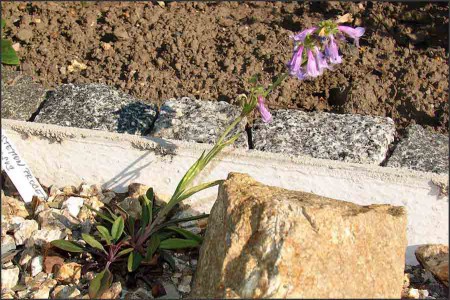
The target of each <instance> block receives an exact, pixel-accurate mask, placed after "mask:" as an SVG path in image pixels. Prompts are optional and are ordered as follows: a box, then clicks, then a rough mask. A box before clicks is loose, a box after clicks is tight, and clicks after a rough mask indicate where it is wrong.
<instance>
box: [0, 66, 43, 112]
mask: <svg viewBox="0 0 450 300" xmlns="http://www.w3.org/2000/svg"><path fill="white" fill-rule="evenodd" d="M1 89H2V99H1V101H2V118H5V119H13V120H20V121H29V120H30V118H31V117H32V115H33V114H34V113H35V112H36V111H37V109H38V108H39V105H40V104H41V103H42V101H44V99H45V95H46V89H45V88H44V87H43V86H42V85H40V84H38V83H35V82H34V81H33V79H32V78H31V77H30V76H27V75H23V74H21V73H20V72H17V71H12V70H9V69H8V68H5V67H3V68H2V80H1Z"/></svg>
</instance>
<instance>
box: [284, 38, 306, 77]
mask: <svg viewBox="0 0 450 300" xmlns="http://www.w3.org/2000/svg"><path fill="white" fill-rule="evenodd" d="M303 48H304V47H303V45H301V46H300V47H298V49H296V50H295V51H294V54H293V55H292V59H291V61H290V62H289V64H288V67H289V73H290V74H291V75H296V74H297V73H298V72H299V71H300V68H301V66H302V54H303Z"/></svg>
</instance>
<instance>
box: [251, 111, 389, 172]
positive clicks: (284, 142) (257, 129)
mask: <svg viewBox="0 0 450 300" xmlns="http://www.w3.org/2000/svg"><path fill="white" fill-rule="evenodd" d="M272 116H273V120H272V122H271V123H263V122H262V121H261V120H257V121H256V122H255V124H254V126H253V131H252V135H253V144H254V147H255V149H257V150H261V151H269V152H275V153H286V154H290V155H308V156H312V157H315V158H324V159H332V160H340V161H345V162H355V163H366V164H377V165H379V164H380V163H381V162H383V160H384V159H385V157H386V153H387V151H388V147H389V144H391V143H392V142H393V141H394V135H395V126H394V122H393V121H392V119H390V118H382V117H371V116H362V115H350V114H333V113H325V112H312V113H308V112H303V111H298V110H285V109H280V110H273V111H272Z"/></svg>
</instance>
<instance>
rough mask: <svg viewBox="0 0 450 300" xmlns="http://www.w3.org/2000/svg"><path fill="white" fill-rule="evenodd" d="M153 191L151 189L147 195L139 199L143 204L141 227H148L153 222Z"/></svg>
mask: <svg viewBox="0 0 450 300" xmlns="http://www.w3.org/2000/svg"><path fill="white" fill-rule="evenodd" d="M153 197H154V195H153V189H152V188H149V189H148V190H147V193H146V194H145V195H142V196H141V197H139V199H140V201H141V204H142V213H141V216H142V220H141V221H142V225H141V227H146V226H147V225H148V224H150V223H151V222H152V217H153V216H152V213H153Z"/></svg>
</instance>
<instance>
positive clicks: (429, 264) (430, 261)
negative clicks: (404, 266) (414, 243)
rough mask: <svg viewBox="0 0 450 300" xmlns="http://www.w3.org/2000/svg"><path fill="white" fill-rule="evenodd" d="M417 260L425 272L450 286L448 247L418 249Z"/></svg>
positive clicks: (436, 246)
mask: <svg viewBox="0 0 450 300" xmlns="http://www.w3.org/2000/svg"><path fill="white" fill-rule="evenodd" d="M415 254H416V258H417V260H418V261H419V262H420V264H421V265H422V266H423V268H424V269H425V270H428V271H430V272H431V274H433V275H434V277H436V279H438V280H439V281H440V282H442V283H444V284H445V285H446V286H448V246H447V245H440V244H433V245H431V244H430V245H423V246H420V247H419V248H417V249H416V252H415Z"/></svg>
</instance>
